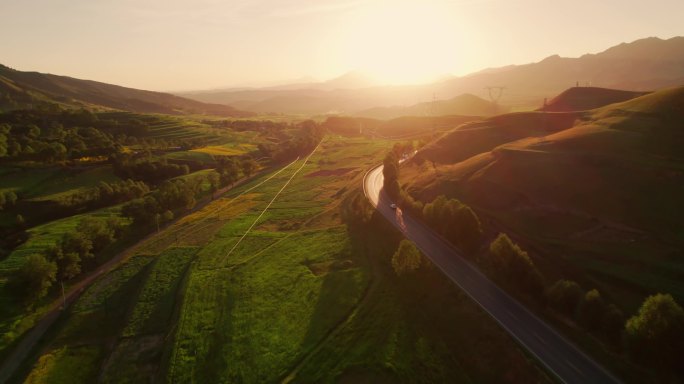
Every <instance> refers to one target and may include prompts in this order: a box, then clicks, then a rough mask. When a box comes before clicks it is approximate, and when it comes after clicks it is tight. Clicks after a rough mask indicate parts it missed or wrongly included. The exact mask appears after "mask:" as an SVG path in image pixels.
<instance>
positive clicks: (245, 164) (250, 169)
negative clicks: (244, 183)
mask: <svg viewBox="0 0 684 384" xmlns="http://www.w3.org/2000/svg"><path fill="white" fill-rule="evenodd" d="M240 166H241V167H242V173H243V174H244V175H245V176H246V177H250V176H252V173H254V171H256V169H257V167H258V166H259V163H257V162H256V161H254V159H252V158H249V159H245V160H242V163H241V164H240Z"/></svg>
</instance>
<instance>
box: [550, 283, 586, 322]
mask: <svg viewBox="0 0 684 384" xmlns="http://www.w3.org/2000/svg"><path fill="white" fill-rule="evenodd" d="M582 296H584V291H582V288H581V287H580V286H579V284H577V283H576V282H574V281H572V280H558V281H556V282H555V283H554V284H553V285H552V286H551V287H550V288H549V289H547V290H546V299H547V300H548V303H549V305H551V306H552V307H553V308H555V309H556V310H558V311H560V312H562V313H564V314H566V315H572V314H574V313H575V311H576V310H577V306H578V305H579V303H580V301H581V300H582Z"/></svg>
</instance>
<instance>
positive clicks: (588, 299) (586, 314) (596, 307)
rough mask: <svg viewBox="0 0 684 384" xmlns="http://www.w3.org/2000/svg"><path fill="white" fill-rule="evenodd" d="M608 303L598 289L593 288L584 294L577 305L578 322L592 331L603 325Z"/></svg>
mask: <svg viewBox="0 0 684 384" xmlns="http://www.w3.org/2000/svg"><path fill="white" fill-rule="evenodd" d="M605 314H606V304H605V303H604V302H603V299H602V298H601V293H599V291H598V290H596V289H592V290H591V291H589V292H587V293H586V294H585V295H584V298H583V299H582V301H581V302H580V304H579V306H578V307H577V322H578V323H579V324H580V325H582V326H583V327H584V328H586V329H587V330H590V331H594V330H597V329H601V328H602V327H603V318H604V316H605Z"/></svg>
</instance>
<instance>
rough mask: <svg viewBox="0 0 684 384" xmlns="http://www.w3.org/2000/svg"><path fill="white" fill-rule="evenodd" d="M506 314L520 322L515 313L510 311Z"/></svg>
mask: <svg viewBox="0 0 684 384" xmlns="http://www.w3.org/2000/svg"><path fill="white" fill-rule="evenodd" d="M506 312H508V316H510V317H512V318H514V319H515V320H516V321H518V317H517V316H516V315H514V314H513V312H511V311H509V310H508V309H507V310H506ZM535 335H536V333H535ZM537 337H538V336H537Z"/></svg>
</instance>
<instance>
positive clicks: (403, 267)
mask: <svg viewBox="0 0 684 384" xmlns="http://www.w3.org/2000/svg"><path fill="white" fill-rule="evenodd" d="M421 258H422V257H421V254H420V251H418V248H416V246H415V245H413V243H412V242H410V241H409V240H402V241H401V242H400V243H399V248H397V251H396V252H394V255H393V256H392V268H393V269H394V272H395V273H396V274H397V276H402V275H405V274H409V273H412V272H415V271H417V270H418V269H419V268H420V266H421Z"/></svg>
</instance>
